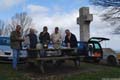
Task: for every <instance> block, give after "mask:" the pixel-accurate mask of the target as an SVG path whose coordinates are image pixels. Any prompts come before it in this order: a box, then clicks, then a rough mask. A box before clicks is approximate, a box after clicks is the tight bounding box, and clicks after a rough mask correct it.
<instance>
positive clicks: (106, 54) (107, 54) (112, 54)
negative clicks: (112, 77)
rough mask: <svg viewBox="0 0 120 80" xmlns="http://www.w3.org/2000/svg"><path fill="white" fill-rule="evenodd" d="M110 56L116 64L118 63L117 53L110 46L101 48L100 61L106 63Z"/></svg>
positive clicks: (119, 62)
mask: <svg viewBox="0 0 120 80" xmlns="http://www.w3.org/2000/svg"><path fill="white" fill-rule="evenodd" d="M110 57H112V58H113V59H115V61H116V64H117V65H119V64H120V61H119V59H118V54H117V53H116V52H115V51H114V50H112V49H111V48H103V59H102V62H105V63H108V59H109V58H110Z"/></svg>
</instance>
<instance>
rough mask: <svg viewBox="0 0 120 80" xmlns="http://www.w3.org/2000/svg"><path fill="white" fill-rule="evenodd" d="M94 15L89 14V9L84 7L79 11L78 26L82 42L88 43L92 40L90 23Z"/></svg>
mask: <svg viewBox="0 0 120 80" xmlns="http://www.w3.org/2000/svg"><path fill="white" fill-rule="evenodd" d="M92 20H93V15H92V14H90V13H89V7H82V8H80V10H79V17H78V18H77V24H79V25H80V41H88V40H89V38H90V22H91V21H92Z"/></svg>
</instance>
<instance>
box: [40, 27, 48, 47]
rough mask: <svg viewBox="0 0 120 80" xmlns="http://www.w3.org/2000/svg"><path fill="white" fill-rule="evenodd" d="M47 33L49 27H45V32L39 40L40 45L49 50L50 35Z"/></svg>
mask: <svg viewBox="0 0 120 80" xmlns="http://www.w3.org/2000/svg"><path fill="white" fill-rule="evenodd" d="M47 31H48V28H47V26H44V27H43V32H41V33H40V35H39V40H40V43H41V44H42V45H43V48H47V47H48V44H49V42H50V34H49V33H48V32H47Z"/></svg>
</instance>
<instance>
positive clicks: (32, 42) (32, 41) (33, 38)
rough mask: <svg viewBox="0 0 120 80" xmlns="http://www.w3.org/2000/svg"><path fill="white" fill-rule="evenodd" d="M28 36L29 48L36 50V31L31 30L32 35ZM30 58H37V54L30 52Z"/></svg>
mask: <svg viewBox="0 0 120 80" xmlns="http://www.w3.org/2000/svg"><path fill="white" fill-rule="evenodd" d="M27 36H28V37H29V41H30V45H29V48H30V49H34V48H36V45H37V35H36V34H35V30H34V29H32V28H31V29H30V33H29V34H28V35H27ZM28 57H30V58H35V57H37V52H35V51H29V52H28Z"/></svg>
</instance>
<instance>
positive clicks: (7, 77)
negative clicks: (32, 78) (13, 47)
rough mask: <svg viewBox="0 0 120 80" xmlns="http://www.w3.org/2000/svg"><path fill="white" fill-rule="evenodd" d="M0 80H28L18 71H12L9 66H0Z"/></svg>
mask: <svg viewBox="0 0 120 80" xmlns="http://www.w3.org/2000/svg"><path fill="white" fill-rule="evenodd" d="M0 80H29V79H28V78H27V77H25V76H24V74H23V73H21V72H20V71H15V70H13V69H12V65H11V64H0Z"/></svg>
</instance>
